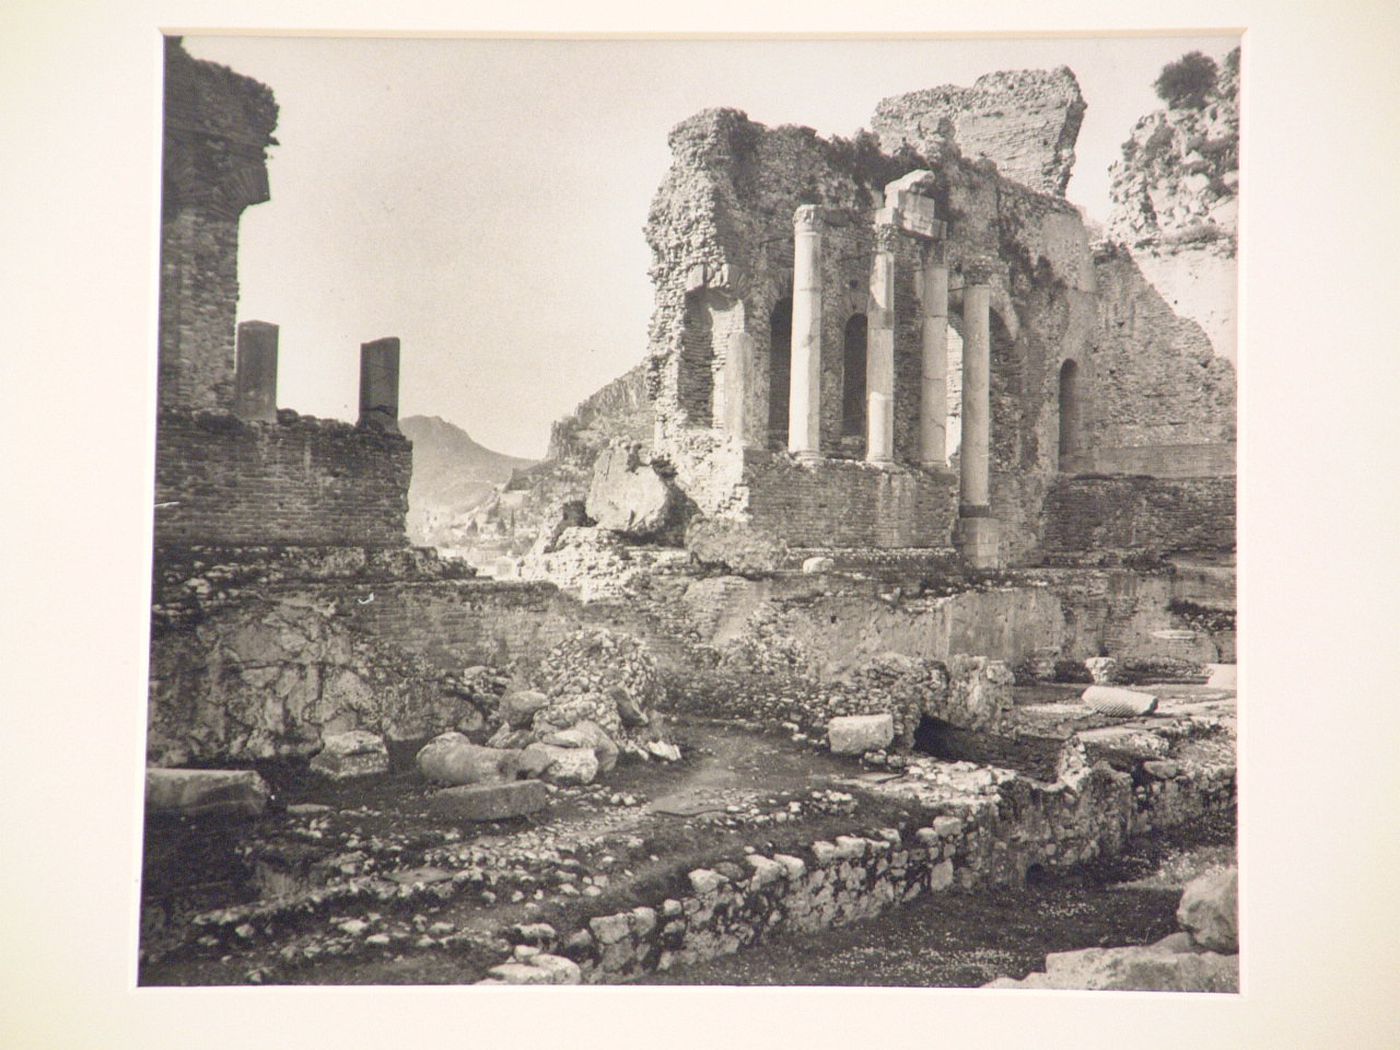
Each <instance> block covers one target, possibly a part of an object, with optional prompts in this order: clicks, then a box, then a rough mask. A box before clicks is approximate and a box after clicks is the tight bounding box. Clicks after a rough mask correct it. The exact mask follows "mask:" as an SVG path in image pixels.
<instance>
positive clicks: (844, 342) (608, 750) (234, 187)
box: [138, 34, 1241, 993]
mask: <svg viewBox="0 0 1400 1050" xmlns="http://www.w3.org/2000/svg"><path fill="white" fill-rule="evenodd" d="M1240 62H1241V49H1240V40H1239V37H1238V36H1237V35H1226V34H1215V35H1196V36H1189V35H1175V36H1171V35H1157V36H1124V35H1112V36H1102V37H1094V36H1083V37H1030V36H1028V37H987V38H958V39H931V38H929V39H926V38H914V37H908V38H899V37H893V38H888V39H863V38H862V39H854V38H853V39H796V38H791V39H788V38H762V39H759V38H754V39H743V38H736V39H686V38H684V37H680V38H667V39H643V38H619V39H571V38H545V37H540V38H495V39H493V38H461V39H454V38H431V39H429V38H423V39H414V38H409V37H394V38H375V37H372V36H354V37H350V36H347V37H329V36H327V37H317V36H284V37H279V36H272V35H267V36H258V35H250V36H220V35H215V34H186V35H185V36H182V37H181V36H169V37H167V38H166V39H165V41H164V108H163V129H162V135H163V146H162V171H161V215H160V224H161V229H160V237H159V239H160V261H159V266H160V273H159V357H158V386H157V419H156V427H155V435H156V449H155V472H154V476H155V491H154V493H153V508H154V509H153V515H154V526H153V527H154V567H153V574H152V595H151V610H150V612H151V627H150V679H149V709H148V724H147V734H146V755H145V761H146V767H147V768H146V793H145V800H144V801H145V823H144V834H143V844H142V865H141V867H142V885H141V906H140V909H141V915H140V927H141V929H140V962H139V976H138V980H139V983H140V984H141V985H143V986H166V985H212V986H226V985H249V984H252V985H301V984H305V985H326V984H330V985H426V984H433V985H441V984H452V985H468V984H471V985H475V984H496V985H501V984H506V985H569V984H623V983H628V984H636V985H649V984H667V985H731V986H791V985H816V986H843V985H871V986H881V987H953V988H983V987H991V988H1001V989H1022V988H1038V989H1076V990H1085V989H1087V990H1120V991H1121V990H1135V991H1168V992H1171V991H1175V992H1213V993H1229V992H1237V991H1238V990H1239V958H1240V955H1239V953H1240V945H1239V936H1238V929H1237V928H1238V922H1237V899H1236V898H1237V882H1238V879H1237V856H1236V833H1237V826H1236V778H1235V770H1236V677H1235V672H1236V655H1235V625H1236V624H1235V610H1236V590H1235V554H1236V546H1237V545H1236V513H1235V506H1236V445H1235V441H1236V402H1237V395H1236V390H1237V369H1236V324H1237V317H1236V287H1237V283H1236V256H1237V249H1238V234H1237V221H1236V216H1237V211H1238V203H1239V191H1240V186H1239V135H1240V99H1239V74H1240Z"/></svg>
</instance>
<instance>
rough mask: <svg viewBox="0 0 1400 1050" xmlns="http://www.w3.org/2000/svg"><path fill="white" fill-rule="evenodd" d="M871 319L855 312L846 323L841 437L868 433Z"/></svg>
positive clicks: (842, 376) (842, 358) (843, 353)
mask: <svg viewBox="0 0 1400 1050" xmlns="http://www.w3.org/2000/svg"><path fill="white" fill-rule="evenodd" d="M867 331H868V322H867V320H866V317H865V314H863V313H855V314H852V315H851V316H850V319H849V320H848V321H847V322H846V331H845V336H844V341H843V342H842V346H841V436H842V437H843V438H848V437H863V436H864V434H865V393H866V381H865V360H866V334H867Z"/></svg>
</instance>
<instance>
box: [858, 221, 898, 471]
mask: <svg viewBox="0 0 1400 1050" xmlns="http://www.w3.org/2000/svg"><path fill="white" fill-rule="evenodd" d="M897 237H898V231H897V229H896V227H895V226H894V225H893V224H881V225H879V226H877V227H876V228H875V257H874V260H873V262H872V263H871V266H870V305H869V309H868V316H869V323H868V327H867V329H866V331H867V333H868V335H867V337H866V338H867V342H866V359H865V377H866V389H867V391H868V394H867V410H866V420H867V426H868V428H869V429H868V433H867V436H866V444H865V448H866V453H865V458H866V459H867V460H868V461H869V462H871V463H893V462H894V249H895V240H896V238H897Z"/></svg>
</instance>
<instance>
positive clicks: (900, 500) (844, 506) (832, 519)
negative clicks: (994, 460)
mask: <svg viewBox="0 0 1400 1050" xmlns="http://www.w3.org/2000/svg"><path fill="white" fill-rule="evenodd" d="M743 483H744V485H745V486H746V487H747V489H748V513H749V517H750V519H751V521H752V523H753V524H754V525H756V526H758V527H759V528H762V529H768V530H771V531H772V532H774V533H776V534H778V535H781V536H783V537H784V539H785V540H786V541H787V542H788V544H789V545H791V546H797V547H817V546H821V547H947V546H948V543H949V538H950V537H951V535H952V529H953V520H954V517H955V516H956V514H957V499H958V496H957V492H958V485H957V478H956V477H955V476H954V475H953V474H952V473H951V472H934V471H926V470H920V469H918V468H916V467H905V466H899V467H884V468H882V467H875V466H871V465H869V464H867V463H864V462H860V461H857V460H837V459H828V460H823V461H821V462H819V463H815V464H810V465H808V464H801V463H798V462H797V461H796V460H795V459H793V458H792V457H790V456H788V455H786V454H782V453H766V452H754V451H746V452H745V453H744V482H743Z"/></svg>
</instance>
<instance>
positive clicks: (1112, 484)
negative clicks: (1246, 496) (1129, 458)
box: [1044, 476, 1235, 559]
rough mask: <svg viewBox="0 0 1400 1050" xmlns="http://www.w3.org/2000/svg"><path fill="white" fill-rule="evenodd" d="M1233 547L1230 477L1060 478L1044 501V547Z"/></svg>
mask: <svg viewBox="0 0 1400 1050" xmlns="http://www.w3.org/2000/svg"><path fill="white" fill-rule="evenodd" d="M1234 549H1235V478H1234V477H1233V476H1227V477H1203V478H1171V479H1167V478H1151V477H1062V478H1059V479H1057V481H1056V482H1055V484H1054V486H1053V487H1052V488H1051V490H1050V495H1049V498H1048V499H1047V500H1046V505H1045V540H1044V553H1045V555H1046V556H1047V557H1048V558H1051V559H1054V558H1055V557H1056V556H1057V555H1058V556H1063V555H1070V556H1076V555H1093V556H1094V557H1101V556H1102V555H1103V554H1104V553H1105V552H1122V551H1132V552H1141V553H1146V554H1154V555H1161V554H1171V553H1180V552H1227V551H1233V550H1234Z"/></svg>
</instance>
